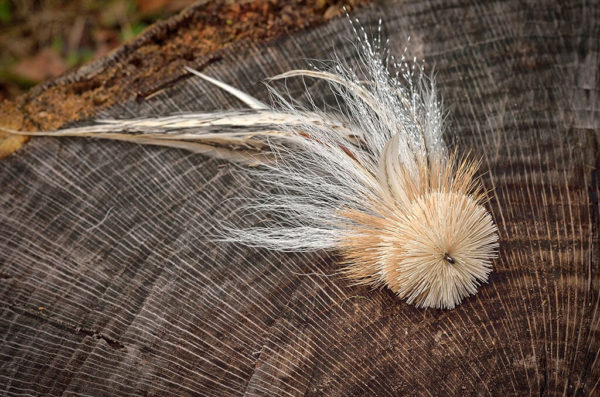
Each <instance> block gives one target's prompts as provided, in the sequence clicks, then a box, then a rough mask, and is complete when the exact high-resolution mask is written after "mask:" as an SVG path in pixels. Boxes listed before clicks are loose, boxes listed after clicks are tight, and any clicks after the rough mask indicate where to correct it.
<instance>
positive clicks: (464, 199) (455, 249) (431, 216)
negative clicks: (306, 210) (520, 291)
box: [340, 153, 498, 309]
mask: <svg viewBox="0 0 600 397" xmlns="http://www.w3.org/2000/svg"><path fill="white" fill-rule="evenodd" d="M385 157H386V156H385V153H384V154H383V155H382V160H383V161H384V162H385V160H386V159H385ZM395 164H396V167H395V168H391V169H390V168H388V172H387V173H386V172H384V171H382V172H381V173H380V174H379V175H378V177H379V178H378V182H379V185H380V187H381V190H382V194H381V197H382V198H383V199H380V200H378V199H374V200H373V199H372V200H371V208H370V210H371V213H365V212H363V211H357V210H346V211H342V215H343V216H345V217H347V218H348V219H349V220H351V221H353V222H354V224H356V225H357V226H355V227H353V228H352V229H350V230H348V231H347V233H346V236H345V238H344V239H343V240H342V242H341V247H340V250H341V252H342V255H343V256H344V258H345V265H346V267H345V270H344V273H345V275H346V276H347V277H349V278H350V279H352V280H355V281H356V282H357V283H359V284H369V285H373V286H385V287H388V288H390V289H391V290H392V291H394V292H395V293H396V294H397V295H398V296H399V297H400V298H403V299H406V300H407V302H408V303H415V304H416V305H417V306H418V307H434V308H446V309H451V308H454V307H455V306H456V305H457V304H458V303H460V302H461V300H462V299H463V298H464V297H466V296H468V295H472V294H474V293H475V292H476V290H477V286H478V285H479V283H480V282H483V281H486V280H487V277H488V275H489V273H490V271H491V269H492V268H491V259H493V258H494V257H495V249H496V248H497V246H498V244H497V230H496V226H495V225H494V223H493V222H492V218H491V216H490V215H489V213H488V212H487V211H486V210H485V208H484V207H483V203H484V202H485V201H486V195H485V194H484V193H483V192H482V190H481V185H480V184H479V183H478V182H477V180H476V179H475V178H474V175H475V172H476V170H477V168H478V164H477V163H476V162H473V161H470V160H467V159H461V160H459V159H457V157H456V156H455V155H451V156H449V158H448V159H443V158H438V159H436V160H434V161H432V162H428V161H427V160H425V159H419V160H418V161H417V164H418V165H417V167H418V172H417V173H416V175H417V177H414V176H413V175H415V174H413V173H412V172H410V171H409V170H407V169H406V168H405V167H403V165H402V164H398V163H397V162H396V163H395ZM385 168H386V167H385V166H382V165H381V164H380V170H382V169H385Z"/></svg>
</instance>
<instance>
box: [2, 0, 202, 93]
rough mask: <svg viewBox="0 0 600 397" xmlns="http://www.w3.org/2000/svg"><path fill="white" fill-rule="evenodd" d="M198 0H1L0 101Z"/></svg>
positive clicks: (99, 53) (100, 53)
mask: <svg viewBox="0 0 600 397" xmlns="http://www.w3.org/2000/svg"><path fill="white" fill-rule="evenodd" d="M195 1H196V0H100V1H93V0H80V1H77V0H75V1H74V0H0V100H2V99H13V98H15V97H17V96H18V95H20V94H22V93H24V92H25V91H27V90H28V89H29V88H31V87H33V86H34V85H36V84H38V83H39V82H41V81H44V80H47V79H49V78H53V77H56V76H59V75H61V74H62V73H64V72H65V71H67V70H68V69H70V68H73V67H76V66H79V65H81V64H83V63H85V62H88V61H90V60H93V59H97V58H100V57H102V56H104V55H106V54H108V53H109V52H110V51H111V50H113V49H114V48H116V47H118V46H119V45H120V44H121V43H123V42H124V41H127V40H130V39H132V38H133V37H135V36H136V35H138V34H139V33H140V32H142V31H143V30H144V29H145V28H146V27H147V26H149V25H151V24H152V23H153V22H155V21H156V20H158V19H164V18H166V17H169V16H171V15H173V14H175V13H178V12H179V11H181V10H182V9H183V8H185V7H186V6H188V5H190V4H192V3H194V2H195Z"/></svg>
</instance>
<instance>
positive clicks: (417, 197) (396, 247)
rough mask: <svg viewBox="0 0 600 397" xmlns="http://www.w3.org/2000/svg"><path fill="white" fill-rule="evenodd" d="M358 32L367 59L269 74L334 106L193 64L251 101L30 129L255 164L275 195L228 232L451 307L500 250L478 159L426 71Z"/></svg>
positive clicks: (421, 301) (426, 303)
mask: <svg viewBox="0 0 600 397" xmlns="http://www.w3.org/2000/svg"><path fill="white" fill-rule="evenodd" d="M353 29H354V33H355V34H356V36H357V37H358V39H357V41H358V43H357V44H358V45H357V46H356V47H357V48H358V49H359V54H358V63H359V66H358V67H356V68H353V67H350V66H349V65H347V64H346V63H344V62H342V61H340V60H334V61H331V63H330V64H329V66H328V67H326V68H314V69H313V70H292V71H288V72H286V73H283V74H280V75H278V76H275V77H272V78H271V79H270V80H271V81H273V80H280V79H288V78H293V77H301V78H314V79H319V80H322V81H324V82H325V83H326V84H327V85H328V87H329V88H330V89H331V90H332V91H333V93H334V94H335V95H336V98H337V99H338V101H339V102H338V104H337V106H336V107H335V108H333V109H332V108H328V109H327V110H326V111H324V110H321V109H319V108H318V107H317V106H315V105H314V104H312V103H313V101H312V99H313V98H312V97H310V95H309V96H308V97H309V101H308V102H309V105H301V104H299V103H298V102H297V101H295V100H293V99H290V98H289V97H286V96H285V95H284V93H282V92H279V91H277V90H276V89H275V88H273V87H269V89H270V91H271V93H272V95H273V98H274V103H275V104H274V105H273V106H268V105H266V104H264V103H263V102H261V101H259V100H257V99H256V98H254V97H252V96H250V95H248V94H246V93H243V92H241V91H239V90H237V89H235V88H234V87H232V86H230V85H227V84H225V83H223V82H221V81H218V80H215V79H212V78H210V77H208V76H206V75H204V74H202V73H200V72H197V71H195V70H192V69H187V70H188V71H189V72H191V73H193V74H195V75H197V76H199V77H201V78H203V79H205V80H207V81H208V82H210V83H212V84H215V85H216V86H218V87H220V88H221V89H223V90H225V91H227V92H229V93H230V94H232V95H234V96H235V97H237V98H238V99H239V100H241V101H242V102H243V103H245V104H246V105H247V106H248V109H245V110H238V111H220V112H210V113H188V114H179V115H171V116H166V117H149V118H136V119H130V120H99V121H96V122H94V124H93V125H90V126H85V127H77V128H68V129H62V130H58V131H54V132H32V133H25V134H29V135H51V136H89V137H96V138H106V139H114V140H124V141H130V142H137V143H140V144H151V145H160V146H171V147H177V148H183V149H187V150H191V151H194V152H199V153H204V154H207V155H211V156H215V157H218V158H224V159H228V160H231V161H235V162H241V163H245V164H252V165H259V167H249V172H250V173H251V174H253V175H254V176H256V177H258V178H260V179H261V180H263V181H264V182H265V183H266V184H267V185H270V186H272V187H275V188H276V189H272V190H275V191H276V193H272V192H269V193H266V192H262V193H260V194H259V197H258V199H256V200H253V201H252V202H250V203H248V208H251V209H252V210H254V211H259V213H264V214H269V219H270V220H269V221H267V223H266V224H263V225H261V226H254V227H249V228H246V227H236V226H235V225H233V226H231V227H227V228H226V230H225V231H224V235H225V236H226V239H227V240H229V241H233V242H238V243H242V244H245V245H249V246H254V247H263V248H268V249H271V250H280V251H315V250H335V251H337V252H339V253H340V254H341V256H342V257H343V258H344V260H343V262H344V263H343V265H344V266H343V273H344V274H345V275H346V276H347V277H349V278H350V279H352V280H354V281H355V282H357V283H358V284H368V285H372V286H386V287H388V288H390V289H391V290H392V291H394V292H395V293H396V294H397V295H398V296H399V297H400V298H403V299H406V301H407V302H408V303H414V304H415V305H417V306H418V307H432V308H447V309H451V308H454V307H455V306H456V305H457V304H459V303H460V302H461V301H462V299H463V298H464V297H466V296H469V295H471V294H474V293H476V291H477V287H478V286H479V285H480V283H482V282H486V281H487V278H488V275H489V273H490V271H491V261H492V259H493V258H494V257H495V255H496V253H495V251H496V248H497V246H498V243H497V240H498V237H497V230H496V226H495V225H494V223H493V221H492V217H491V216H490V214H489V213H488V212H487V211H486V209H485V208H484V204H485V202H486V194H485V192H484V190H483V188H482V186H481V183H480V182H479V181H478V179H477V178H476V176H475V174H476V171H477V169H478V163H477V162H476V161H472V160H469V159H468V158H467V157H460V156H457V155H456V154H454V153H449V150H448V149H447V147H446V145H445V144H444V140H443V138H442V135H443V118H444V115H443V113H442V110H441V103H440V101H439V100H438V98H437V92H436V88H435V85H434V83H433V80H432V79H429V78H427V77H426V76H425V75H424V73H423V68H422V66H419V65H418V64H417V62H416V61H415V60H413V61H411V62H409V61H407V60H406V56H405V55H403V56H402V58H401V59H400V61H396V60H395V58H394V57H393V56H391V55H390V53H389V50H388V47H387V45H386V44H387V43H386V44H385V45H382V43H381V40H380V39H379V38H378V37H376V38H375V39H373V40H369V39H368V36H367V34H366V33H365V31H364V29H362V28H361V29H360V30H357V29H356V28H355V26H353ZM379 37H380V36H379ZM307 94H308V93H307ZM12 132H15V133H18V132H16V131H12Z"/></svg>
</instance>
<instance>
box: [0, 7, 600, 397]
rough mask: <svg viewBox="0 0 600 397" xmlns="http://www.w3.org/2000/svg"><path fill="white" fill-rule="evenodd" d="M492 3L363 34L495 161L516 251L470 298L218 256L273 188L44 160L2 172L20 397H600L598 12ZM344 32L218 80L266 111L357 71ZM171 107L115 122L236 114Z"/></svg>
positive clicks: (137, 153) (186, 98)
mask: <svg viewBox="0 0 600 397" xmlns="http://www.w3.org/2000/svg"><path fill="white" fill-rule="evenodd" d="M478 3H479V2H477V1H473V2H470V1H451V2H437V1H431V0H428V1H414V2H406V1H402V2H393V1H391V2H386V3H385V4H380V5H378V6H377V7H368V8H363V9H361V10H360V11H358V13H357V16H358V17H359V18H360V19H361V21H362V22H363V24H364V25H365V26H366V27H367V28H369V27H373V26H376V20H377V18H378V17H382V18H383V20H384V28H385V29H384V30H385V32H386V33H387V35H388V36H389V37H390V40H391V46H392V48H393V49H394V51H395V52H396V53H400V52H401V51H402V49H403V47H404V45H405V39H406V37H407V36H408V35H410V36H411V43H412V44H411V49H412V50H413V53H415V55H417V56H418V57H419V58H425V59H426V61H427V65H429V66H432V65H434V66H435V70H436V71H437V81H438V85H439V87H440V90H441V92H442V94H443V96H444V102H445V104H446V106H447V107H448V108H449V109H450V111H451V113H450V115H449V119H448V123H449V131H450V134H451V135H452V136H456V137H457V138H456V145H457V146H458V147H459V148H461V149H462V150H469V149H471V150H473V152H475V153H476V154H480V155H482V156H483V159H484V167H483V168H484V171H487V173H486V174H485V175H484V181H485V183H486V185H487V186H489V187H491V188H494V192H495V195H496V197H495V198H494V199H493V200H492V202H491V203H490V207H491V211H492V213H493V215H494V219H495V221H496V222H497V224H498V226H499V230H500V236H501V241H500V253H499V258H498V259H497V260H496V261H495V263H494V272H493V274H492V276H491V279H490V283H489V285H485V286H483V287H481V288H480V291H479V293H478V294H477V295H476V296H474V297H471V298H469V299H467V300H466V301H465V302H464V303H463V304H462V305H460V306H459V307H458V308H457V309H455V310H452V311H443V310H421V309H416V308H414V307H412V306H409V305H407V304H405V303H404V302H402V301H399V300H398V299H396V298H395V297H394V295H393V294H392V293H390V292H389V291H387V290H383V291H370V290H368V289H365V288H359V287H352V286H350V285H349V284H348V283H347V282H346V281H345V280H343V279H341V278H340V277H338V276H337V275H335V271H336V269H337V266H336V258H335V257H331V256H327V255H325V254H313V255H305V254H303V255H299V254H281V253H273V252H266V251H261V250H251V249H247V248H243V247H239V246H234V245H229V244H222V243H215V242H213V241H211V239H210V237H209V236H210V234H211V230H212V228H213V227H215V223H216V222H218V221H219V220H224V219H227V218H228V217H232V216H236V215H235V213H234V212H235V208H236V207H237V202H236V201H235V200H234V198H236V197H240V196H243V195H244V194H250V193H248V192H246V191H245V187H247V186H249V185H251V184H256V183H257V182H256V181H252V180H248V179H247V178H246V177H245V176H244V172H243V170H240V169H237V168H235V167H232V166H230V165H228V164H226V163H223V162H219V161H215V160H210V159H206V158H203V157H201V156H197V155H196V156H195V155H191V154H188V153H186V152H182V151H178V150H170V149H163V148H152V147H142V146H135V145H131V144H125V143H118V142H100V141H94V140H78V139H60V140H58V139H49V138H48V139H45V138H44V139H34V140H32V141H31V142H29V143H28V144H27V145H26V146H25V147H24V148H23V149H22V150H20V151H18V152H16V153H15V154H13V155H11V156H9V157H7V158H5V159H2V160H0V161H1V164H0V186H1V190H0V208H1V210H0V265H1V268H0V272H1V273H0V275H1V279H0V305H1V311H2V314H1V317H0V335H2V343H1V344H0V357H1V360H2V364H0V385H2V388H3V390H5V392H6V394H8V395H19V394H44V395H45V394H51V395H57V394H82V395H84V394H85V395H114V394H122V395H123V394H150V395H163V394H173V395H182V394H183V395H237V394H242V393H247V394H249V395H302V394H308V395H363V394H367V395H444V394H452V395H465V394H466V395H487V394H492V395H502V394H508V395H526V394H537V395H543V394H547V395H559V394H565V395H597V393H598V388H599V385H598V383H599V382H600V364H599V362H598V360H599V355H600V340H599V335H598V333H599V325H600V313H599V305H600V294H599V289H600V284H599V283H600V280H599V276H600V269H599V268H598V260H599V257H600V253H599V251H598V249H599V248H598V247H599V241H598V221H599V214H598V193H599V188H598V162H599V160H600V157H599V155H598V139H599V133H600V127H599V126H600V117H599V114H600V113H599V112H600V106H599V103H598V93H599V85H598V81H599V77H600V76H599V67H598V66H599V65H600V44H599V43H600V41H599V40H598V37H600V23H599V21H600V5H598V4H597V3H595V2H591V3H590V2H583V1H581V2H579V1H571V2H568V3H567V2H554V1H550V2H547V3H546V4H540V3H538V2H531V3H522V2H516V1H509V2H505V3H496V2H494V3H486V4H478ZM188 20H189V19H185V18H183V19H181V20H180V21H179V22H178V23H182V24H183V23H186V22H185V21H188ZM192 20H193V18H192ZM350 32H351V31H350V29H349V26H348V24H347V21H345V20H344V19H336V20H332V21H330V22H329V23H327V24H325V25H322V26H319V27H315V28H312V29H310V30H308V31H304V32H298V33H294V34H292V35H290V36H287V37H282V38H280V39H277V40H275V41H272V42H268V43H265V44H248V45H247V46H245V47H243V48H242V47H240V48H238V49H236V50H235V51H225V52H223V53H221V54H220V55H219V57H218V58H215V59H213V61H212V62H211V63H210V65H208V66H206V67H205V68H204V72H205V73H207V74H210V75H211V76H215V77H217V78H219V79H221V80H223V81H226V82H228V83H231V84H233V85H235V86H237V87H239V88H241V89H243V90H245V91H248V92H252V93H255V94H256V95H257V97H259V98H261V99H264V100H267V98H268V97H267V93H266V90H265V89H264V87H263V86H262V84H261V83H260V81H261V80H262V79H263V78H265V77H267V76H269V75H273V74H276V73H279V72H282V71H284V70H287V69H289V68H292V67H297V66H301V65H304V64H305V59H306V58H317V59H323V58H326V57H327V56H328V54H330V53H331V52H332V51H333V50H334V49H335V51H336V52H337V53H338V54H339V55H340V56H343V57H345V58H347V59H348V60H351V59H352V58H353V51H354V50H353V48H352V41H351V33H350ZM152 34H157V35H158V33H152ZM163 34H164V32H163ZM145 40H147V42H152V41H151V40H149V39H148V38H146V39H145ZM192 45H193V44H192ZM187 50H189V49H187ZM183 51H184V50H183V49H182V52H183ZM125 52H126V51H125ZM123 59H125V58H118V57H117V58H116V59H114V60H112V61H110V62H106V63H105V64H103V65H102V67H104V68H114V67H115V66H114V65H115V64H116V65H122V64H123V62H124V60H123ZM194 62H195V63H196V65H194ZM206 63H207V62H205V61H204V60H200V59H196V60H194V61H190V63H188V64H190V65H192V66H199V67H203V66H204V65H206ZM92 69H93V68H92ZM93 73H98V72H97V71H94V72H93ZM181 74H182V75H183V71H182V73H181ZM74 78H75V79H76V80H77V81H83V82H85V81H86V79H91V78H92V77H90V76H88V75H86V74H85V73H83V74H80V75H78V76H76V77H74ZM151 79H152V80H154V79H156V81H159V80H160V79H161V77H160V76H156V78H155V77H154V76H153V77H152V78H151ZM65 81H67V82H68V81H69V79H68V78H67V79H66V80H64V81H63V83H64V82H65ZM63 83H60V82H59V83H57V84H63ZM306 83H307V85H309V87H311V88H312V89H314V90H318V89H319V86H317V85H315V84H314V82H312V81H309V80H307V81H306ZM82 84H83V83H82ZM155 85H156V86H159V85H160V84H155ZM167 86H169V87H171V88H169V89H168V90H166V91H165V92H161V93H159V94H157V95H154V96H148V97H147V96H141V97H140V96H138V97H137V98H131V99H129V100H126V99H124V100H119V103H118V105H116V106H114V107H112V108H111V109H108V110H105V111H104V113H106V114H113V115H114V114H122V113H123V112H126V111H132V112H134V113H136V114H140V113H153V112H166V111H174V110H185V109H209V108H223V107H235V106H239V104H238V103H236V102H235V100H233V99H232V98H230V97H228V96H226V95H225V94H223V93H222V92H219V91H218V90H216V89H214V88H213V87H210V86H208V85H206V84H205V83H202V82H200V81H197V80H185V79H184V80H181V81H179V82H175V83H172V84H167ZM288 87H289V89H290V92H291V93H292V94H293V93H298V92H300V90H301V89H302V86H301V82H291V81H290V82H289V85H288ZM138 88H139V87H135V88H134V87H132V91H133V90H134V89H138ZM43 89H44V88H41V89H40V90H42V91H43ZM28 100H30V101H33V98H30V99H28ZM58 100H60V98H57V99H56V101H58ZM23 109H25V111H26V110H27V107H26V106H23Z"/></svg>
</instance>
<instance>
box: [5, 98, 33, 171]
mask: <svg viewBox="0 0 600 397" xmlns="http://www.w3.org/2000/svg"><path fill="white" fill-rule="evenodd" d="M0 108H2V112H0V125H3V126H6V127H8V128H13V129H18V128H21V127H22V125H23V117H22V114H21V112H19V111H18V110H17V109H16V107H15V106H14V104H13V103H11V102H8V101H4V102H3V103H1V104H0ZM28 140H29V137H27V136H22V135H12V134H9V133H8V132H4V131H2V130H0V159H1V158H3V157H6V156H8V155H9V154H11V153H13V152H15V151H17V150H19V149H20V148H21V146H23V144H24V143H25V142H27V141H28Z"/></svg>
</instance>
